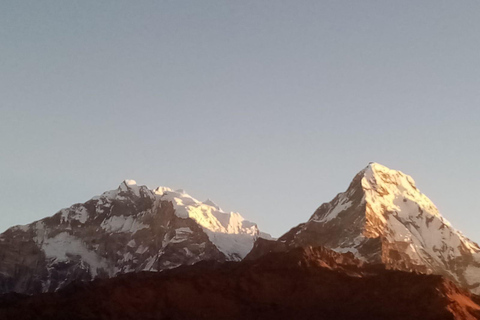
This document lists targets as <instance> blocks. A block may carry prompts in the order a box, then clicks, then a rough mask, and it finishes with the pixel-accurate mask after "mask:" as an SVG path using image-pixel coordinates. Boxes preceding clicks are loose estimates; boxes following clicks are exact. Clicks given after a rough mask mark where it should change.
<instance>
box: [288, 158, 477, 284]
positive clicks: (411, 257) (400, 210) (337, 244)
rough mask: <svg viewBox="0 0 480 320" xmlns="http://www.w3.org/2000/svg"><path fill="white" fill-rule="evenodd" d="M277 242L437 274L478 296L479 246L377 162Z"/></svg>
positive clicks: (410, 182) (397, 173)
mask: <svg viewBox="0 0 480 320" xmlns="http://www.w3.org/2000/svg"><path fill="white" fill-rule="evenodd" d="M279 242H281V243H283V244H284V245H287V246H304V245H322V246H326V247H327V248H330V249H333V250H336V251H339V252H352V253H354V254H355V255H356V256H357V257H358V258H360V259H362V260H365V261H369V262H374V263H385V264H386V265H387V266H388V267H390V268H396V269H402V270H415V271H418V272H425V273H436V274H441V275H444V276H447V277H449V278H450V279H452V280H453V281H455V282H456V283H457V284H459V285H461V286H462V287H464V288H467V289H470V290H472V291H473V292H476V293H480V247H479V246H478V245H477V244H476V243H474V242H473V241H471V240H469V239H468V238H466V237H465V236H464V235H463V234H462V233H461V232H459V231H458V230H456V229H455V228H453V227H452V225H451V224H450V223H449V222H448V221H447V220H446V219H445V218H443V217H442V215H441V214H440V212H439V211H438V209H437V207H436V206H435V205H434V204H433V203H432V201H431V200H430V199H429V198H428V197H427V196H425V195H424V194H423V193H421V192H420V190H419V189H418V188H417V186H416V185H415V181H414V180H413V179H412V178H411V177H410V176H408V175H406V174H404V173H402V172H401V171H397V170H392V169H389V168H387V167H385V166H383V165H380V164H378V163H374V162H373V163H370V164H369V165H368V166H367V167H366V168H365V169H363V170H361V171H360V172H359V173H358V174H357V175H356V176H355V178H354V179H353V181H352V183H351V184H350V186H349V187H348V189H347V190H346V191H345V192H342V193H339V194H338V195H337V196H336V197H335V198H334V199H333V200H332V201H331V202H328V203H324V204H322V205H321V206H320V207H319V208H318V209H317V210H316V211H315V213H314V214H313V215H312V216H311V218H310V219H309V220H308V221H307V222H306V223H304V224H300V225H299V226H298V227H296V228H293V229H292V230H290V231H289V232H287V233H286V234H285V235H283V236H282V237H280V238H279Z"/></svg>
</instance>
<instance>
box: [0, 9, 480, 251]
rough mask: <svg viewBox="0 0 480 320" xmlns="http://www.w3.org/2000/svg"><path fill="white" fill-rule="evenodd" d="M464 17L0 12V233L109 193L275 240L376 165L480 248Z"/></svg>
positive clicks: (479, 66)
mask: <svg viewBox="0 0 480 320" xmlns="http://www.w3.org/2000/svg"><path fill="white" fill-rule="evenodd" d="M479 12H480V3H478V2H474V1H466V2H462V3H453V2H449V1H422V2H420V3H419V2H415V1H403V2H401V3H400V2H398V1H382V2H379V1H362V2H347V1H295V2H291V1H262V2H257V1H242V2H235V1H207V2H196V1H181V2H173V1H159V2H150V1H142V2H135V3H133V2H129V1H102V2H96V1H82V2H61V1H45V2H41V3H40V2H36V1H22V2H3V3H1V4H0V21H1V26H2V28H1V29H0V70H1V72H0V85H1V88H2V90H1V91H2V95H1V96H2V99H1V104H0V134H1V139H0V148H1V149H0V150H2V152H1V155H2V156H1V157H0V175H1V177H2V178H3V183H2V184H1V186H0V192H1V194H2V195H3V196H2V202H1V203H0V212H1V213H2V214H1V215H0V230H1V231H2V232H3V231H4V230H5V229H7V228H8V227H10V226H13V225H17V224H27V223H30V222H33V221H34V220H38V219H41V218H44V217H46V216H50V215H53V214H54V213H56V212H57V211H59V210H60V209H62V208H64V207H68V206H70V205H72V204H74V203H79V202H85V201H86V200H88V199H90V198H91V197H93V196H95V195H98V194H101V193H102V192H104V191H106V190H111V189H115V188H116V187H117V186H118V185H119V184H120V183H121V182H122V181H123V180H125V179H134V180H136V181H137V183H138V184H141V185H147V186H149V187H152V188H153V187H156V186H160V185H162V186H168V187H171V188H174V189H179V188H181V189H184V190H186V191H187V192H188V193H189V194H190V195H192V196H193V197H195V198H197V199H199V200H202V201H203V200H205V199H207V198H210V199H212V200H213V201H215V202H216V203H218V204H219V206H220V207H222V208H223V209H225V210H227V211H236V212H240V213H241V214H242V215H243V216H244V217H245V218H246V219H248V220H251V221H253V222H256V223H258V225H259V226H260V228H261V229H262V230H263V231H266V232H269V233H271V234H272V235H274V236H280V235H281V234H283V233H284V232H286V231H288V230H289V229H290V228H292V227H294V226H296V225H297V224H299V223H301V222H304V221H306V220H307V219H308V218H309V217H310V216H311V215H312V214H313V212H314V210H315V209H316V208H317V207H318V206H320V205H321V204H322V203H324V202H328V201H330V200H331V199H333V197H334V196H335V195H336V194H337V193H339V192H343V191H345V190H346V188H347V187H348V184H349V183H350V181H351V180H352V179H353V177H354V176H355V174H356V173H357V172H359V171H360V170H362V169H363V168H364V167H365V166H366V165H367V164H368V163H369V162H378V163H380V164H383V165H385V166H387V167H389V168H391V169H395V170H400V171H402V172H404V173H406V174H408V175H410V176H412V177H413V178H414V179H415V181H416V183H417V186H418V187H419V189H420V190H421V191H422V192H423V193H424V194H425V195H427V196H428V197H429V198H430V199H431V200H432V201H433V203H435V205H436V206H437V207H438V209H439V210H440V212H441V213H442V215H443V216H444V217H445V218H446V219H448V220H449V221H450V222H451V223H452V225H453V226H454V227H455V228H456V229H458V230H461V231H462V232H463V233H464V234H465V235H466V236H468V237H469V238H470V239H472V240H474V241H476V242H477V243H478V242H480V234H479V232H478V229H479V226H480V206H479V205H478V203H477V201H476V196H477V194H479V193H480V186H479V185H478V181H479V177H480V169H479V166H478V164H479V163H480V150H479V149H480V148H479V147H478V139H479V138H480V126H479V123H480V107H479V105H480V104H479V103H480V94H479V92H480V91H479V90H478V89H479V88H480V55H478V52H480V21H479V19H478V13H479Z"/></svg>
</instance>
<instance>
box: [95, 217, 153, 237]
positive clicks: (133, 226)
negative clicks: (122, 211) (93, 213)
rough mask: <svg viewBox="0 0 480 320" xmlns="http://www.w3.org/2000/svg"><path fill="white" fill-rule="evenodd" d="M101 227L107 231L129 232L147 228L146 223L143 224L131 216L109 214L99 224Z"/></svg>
mask: <svg viewBox="0 0 480 320" xmlns="http://www.w3.org/2000/svg"><path fill="white" fill-rule="evenodd" d="M100 226H101V227H102V229H104V230H105V231H107V232H130V233H135V232H137V231H138V230H141V229H145V228H148V225H146V224H143V223H142V222H141V221H138V220H137V219H135V218H134V217H132V216H127V217H125V216H123V215H121V216H111V217H110V218H108V219H105V220H103V222H102V224H101V225H100Z"/></svg>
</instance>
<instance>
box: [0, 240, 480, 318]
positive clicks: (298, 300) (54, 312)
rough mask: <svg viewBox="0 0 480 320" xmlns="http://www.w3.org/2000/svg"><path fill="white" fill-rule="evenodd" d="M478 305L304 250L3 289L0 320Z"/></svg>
mask: <svg viewBox="0 0 480 320" xmlns="http://www.w3.org/2000/svg"><path fill="white" fill-rule="evenodd" d="M479 303H480V298H479V297H478V296H474V295H471V294H469V293H467V292H466V291H463V290H461V289H458V287H456V286H455V285H454V284H453V283H452V282H451V281H449V280H447V279H445V278H443V277H442V276H437V275H424V274H417V273H410V272H403V271H395V270H386V269H385V268H384V266H382V265H368V264H365V263H363V262H361V261H359V260H357V259H355V258H354V257H353V254H351V253H350V254H342V253H337V252H334V251H331V250H328V249H325V248H322V247H315V248H313V247H305V248H294V249H290V250H288V251H286V252H281V253H270V254H266V255H264V256H262V257H261V258H259V259H257V260H253V261H251V260H243V261H241V262H226V263H218V262H215V261H202V262H199V263H197V264H194V265H190V266H181V267H179V268H176V269H173V270H166V271H164V272H161V273H158V272H155V273H154V272H141V273H128V274H124V275H120V276H118V277H115V278H111V279H97V280H95V281H91V282H82V283H72V284H70V285H68V286H67V287H65V288H63V289H60V290H59V291H57V292H55V293H48V294H45V293H44V294H38V295H34V296H23V295H18V294H9V295H4V296H0V318H1V319H5V320H9V319H14V320H22V319H25V320H27V319H28V320H30V319H32V320H33V319H35V320H42V319H45V320H47V319H48V320H55V319H59V320H60V319H70V320H86V319H125V320H128V319H132V320H133V319H145V320H147V319H158V320H161V319H165V320H166V319H169V320H176V319H209V320H216V319H230V320H236V319H238V320H240V319H242V320H243V319H264V320H269V319H272V320H273V319H275V320H278V319H325V320H326V319H328V320H330V319H338V320H343V319H358V320H361V319H368V320H378V319H389V320H400V319H409V320H415V319H421V320H443V319H445V320H447V319H448V320H453V319H458V320H475V319H477V320H478V319H480V305H479Z"/></svg>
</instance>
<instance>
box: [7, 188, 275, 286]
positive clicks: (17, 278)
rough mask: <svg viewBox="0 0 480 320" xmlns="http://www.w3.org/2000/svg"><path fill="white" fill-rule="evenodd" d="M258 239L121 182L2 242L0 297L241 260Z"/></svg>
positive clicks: (231, 223)
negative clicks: (145, 273) (6, 294)
mask: <svg viewBox="0 0 480 320" xmlns="http://www.w3.org/2000/svg"><path fill="white" fill-rule="evenodd" d="M259 236H264V237H267V238H268V237H269V236H268V235H267V234H264V233H261V232H260V231H259V230H258V228H257V226H256V225H255V224H254V223H251V222H249V221H247V220H244V219H243V218H242V216H241V215H240V214H238V213H226V212H224V211H223V210H222V209H220V208H219V207H218V206H217V205H216V204H215V203H213V202H212V201H210V200H208V201H205V202H204V203H202V202H200V201H198V200H196V199H194V198H192V197H191V196H189V195H188V194H186V193H185V192H184V191H183V190H177V191H173V190H171V189H169V188H165V187H159V188H157V189H155V190H150V189H148V188H147V187H145V186H137V184H136V183H135V181H133V180H126V181H124V182H123V183H122V184H121V185H120V186H119V187H118V188H117V189H116V190H112V191H108V192H105V193H103V194H102V195H101V196H97V197H94V198H92V199H91V200H89V201H87V202H85V203H82V204H75V205H73V206H71V207H70V208H66V209H62V210H60V211H59V212H58V213H56V214H55V215H53V216H52V217H48V218H45V219H42V220H39V221H37V222H34V223H31V224H28V225H24V226H15V227H12V228H10V229H8V230H7V231H5V232H4V233H2V234H1V235H0V293H6V292H18V293H27V294H33V293H39V292H53V291H57V290H58V289H60V288H63V287H65V286H66V285H68V284H69V283H70V282H72V281H74V280H83V281H89V280H92V279H95V278H110V277H114V276H116V275H119V274H122V273H129V272H139V271H160V270H165V269H171V268H174V267H177V266H179V265H190V264H193V263H195V262H198V261H201V260H215V261H231V260H233V261H235V260H241V259H242V258H243V257H244V256H245V255H246V254H247V253H248V252H249V251H250V249H251V248H252V246H253V243H254V241H255V240H256V239H257V238H258V237H259Z"/></svg>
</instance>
